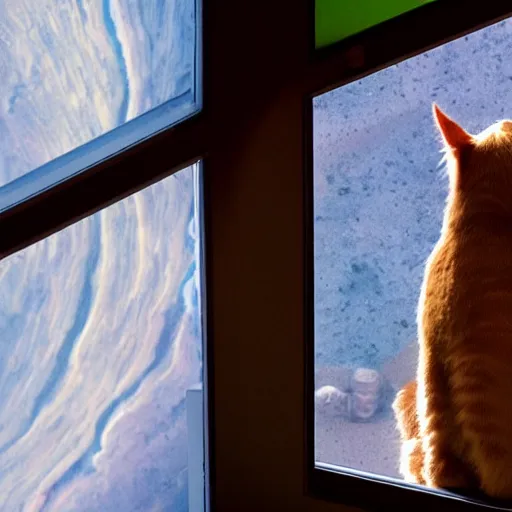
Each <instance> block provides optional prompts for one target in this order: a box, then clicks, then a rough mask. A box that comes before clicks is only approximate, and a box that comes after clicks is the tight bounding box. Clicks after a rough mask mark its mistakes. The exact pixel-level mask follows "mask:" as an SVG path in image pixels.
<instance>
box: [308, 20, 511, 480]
mask: <svg viewBox="0 0 512 512" xmlns="http://www.w3.org/2000/svg"><path fill="white" fill-rule="evenodd" d="M510 48H512V21H511V20H507V21H505V22H502V23H499V24H495V25H493V26H491V27H488V28H486V29H484V30H481V31H479V32H476V33H473V34H471V35H470V36H467V37H464V38H461V39H458V40H456V41H454V42H451V43H449V44H446V45H444V46H441V47H439V48H437V49H435V50H432V51H430V52H427V53H424V54H422V55H419V56H417V57H415V58H412V59H409V60H406V61H404V62H402V63H400V64H398V65H396V66H392V67H389V68H387V69H385V70H383V71H381V72H378V73H375V74H373V75H370V76H368V77H367V78H365V79H363V80H360V81H357V82H354V83H351V84H349V85H346V86H345V87H341V88H339V89H336V90H334V91H331V92H329V93H326V94H323V95H321V96H318V97H317V98H315V99H314V244H315V246H314V265H315V267H314V279H315V288H314V294H315V310H314V315H315V317H314V319H315V352H316V360H315V363H316V367H315V371H316V383H315V387H316V391H317V392H318V395H317V406H318V409H317V415H316V432H315V439H316V446H315V449H316V460H317V462H322V463H331V464H334V465H338V466H344V467H348V468H354V469H357V470H363V471H368V472H372V473H376V474H380V475H386V476H390V477H400V475H399V473H398V457H399V448H400V446H399V439H398V432H397V430H396V427H395V420H394V417H393V412H392V410H391V402H392V400H393V399H394V396H395V394H396V392H397V390H398V389H400V388H401V387H402V386H403V385H404V384H405V383H406V382H408V381H409V380H413V379H414V378H415V372H416V364H417V343H416V309H417V304H418V299H419V293H420V286H421V282H422V279H423V273H424V268H425V262H426V259H427V257H428V256H429V254H430V252H431V251H432V249H433V246H434V244H435V243H436V242H437V240H438V238H439V235H440V230H441V222H442V217H443V212H444V207H445V204H446V198H447V193H448V183H447V179H446V173H445V171H444V164H443V163H442V162H441V159H442V157H443V154H442V153H441V148H442V144H441V140H440V136H439V134H438V132H437V130H436V127H435V124H434V120H433V117H432V102H437V103H438V104H439V106H440V107H441V108H443V109H444V110H445V111H446V112H447V114H448V115H450V116H453V117H454V118H455V119H456V120H457V121H458V122H460V123H461V124H462V126H464V127H465V128H466V129H467V130H469V131H470V132H472V133H478V132H480V131H481V130H483V129H485V128H486V127H488V126H489V125H491V124H493V123H494V122H495V121H496V120H498V119H503V118H510V117H511V116H512V110H511V109H510V105H512V87H511V83H512V62H511V61H510V59H508V58H507V56H508V55H509V54H510ZM482 62H485V63H486V66H485V69H483V68H482ZM374 372H376V373H374ZM376 377H378V379H382V381H381V384H379V381H378V380H374V379H375V378H376ZM324 386H332V387H334V388H336V389H337V390H338V391H336V390H333V389H330V388H327V389H326V388H324V389H321V388H322V387H324ZM358 389H359V390H360V392H359V395H360V396H356V395H357V394H358V391H357V390H358ZM379 390H380V391H379ZM329 396H330V397H331V398H333V400H332V401H331V402H330V403H326V402H327V399H328V397H329ZM349 400H351V402H350V403H351V404H352V405H351V407H350V408H349V411H347V407H346V404H347V403H348V402H349ZM377 406H378V409H376V410H374V407H377Z"/></svg>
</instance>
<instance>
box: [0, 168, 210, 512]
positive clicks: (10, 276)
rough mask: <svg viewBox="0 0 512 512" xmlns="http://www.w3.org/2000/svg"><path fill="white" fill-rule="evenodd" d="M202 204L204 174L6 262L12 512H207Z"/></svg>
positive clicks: (1, 375) (4, 430)
mask: <svg viewBox="0 0 512 512" xmlns="http://www.w3.org/2000/svg"><path fill="white" fill-rule="evenodd" d="M201 208H202V206H201V204H200V196H199V171H198V165H194V166H192V167H190V168H188V169H186V170H184V171H182V172H180V173H178V174H175V175H173V176H171V177H169V178H167V179H166V180H164V181H161V182H159V183H157V184H155V185H153V186H151V187H149V188H147V189H145V190H143V191H141V192H138V193H137V194H135V195H133V196H131V197H129V198H126V199H125V200H123V201H121V202H119V203H117V204H114V205H112V206H110V207H108V208H106V209H105V210H103V211H101V212H100V213H97V214H95V215H93V216H91V217H89V218H87V219H85V220H83V221H80V222H78V223H77V224H75V225H73V226H70V227H68V228H66V229H65V230H63V231H61V232H59V233H57V234H55V235H53V236H51V237H49V238H47V239H45V240H43V241H41V242H38V243H37V244H35V245H33V246H31V247H28V248H27V249H25V250H23V251H21V252H18V253H16V254H14V255H13V256H11V257H9V258H7V259H5V260H3V261H2V262H1V264H0V293H1V297H2V301H1V308H2V309H1V313H0V334H1V335H0V338H1V339H2V348H1V357H0V389H1V390H2V393H1V394H0V401H1V407H0V415H1V418H0V425H1V429H0V472H1V473H2V479H1V481H0V495H1V496H2V510H45V511H66V512H68V511H84V512H86V511H87V512H88V511H92V510H98V511H99V510H101V511H106V512H108V511H116V512H117V511H123V512H124V511H127V512H128V511H135V510H138V511H140V510H144V511H164V510H165V511H167V510H172V511H173V512H174V511H187V510H190V511H191V512H200V511H201V512H202V511H203V510H204V496H203V495H204V492H203V491H204V480H203V461H204V457H203V419H202V416H203V414H202V392H201V388H202V375H203V363H202V353H203V351H202V341H201V340H202V331H201V287H202V285H203V283H202V282H200V275H201V273H200V257H201V255H200V245H201V240H200V239H201V238H202V233H201V226H200V213H201ZM189 494H190V495H191V496H192V497H193V499H192V500H190V503H191V506H190V507H189V506H188V504H189Z"/></svg>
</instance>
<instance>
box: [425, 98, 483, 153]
mask: <svg viewBox="0 0 512 512" xmlns="http://www.w3.org/2000/svg"><path fill="white" fill-rule="evenodd" d="M432 110H433V112H434V119H435V121H436V124H437V127H438V128H439V131H440V132H441V135H442V137H443V141H444V143H445V145H446V146H447V148H449V149H451V150H452V151H461V150H462V149H464V148H465V147H468V146H471V144H472V143H473V137H472V136H471V135H470V134H469V133H467V132H466V131H465V130H464V128H462V127H461V126H459V125H458V124H457V123H456V122H455V121H454V120H453V119H451V118H449V117H448V116H447V115H446V114H445V113H444V112H443V111H442V110H441V109H440V108H439V107H438V106H437V105H436V104H435V103H434V104H433V105H432Z"/></svg>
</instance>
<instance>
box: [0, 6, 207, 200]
mask: <svg viewBox="0 0 512 512" xmlns="http://www.w3.org/2000/svg"><path fill="white" fill-rule="evenodd" d="M199 8H200V4H199V3H198V1H197V2H196V1H195V0H191V1H186V2H180V1H178V0H170V1H167V2H160V1H158V2H138V1H133V0H129V1H124V0H122V1H119V2H117V1H110V0H105V1H100V0H95V1H92V2H83V1H77V2H64V3H62V2H51V1H45V2H33V1H25V2H21V3H20V2H14V3H12V2H9V3H7V4H6V5H5V6H3V7H1V8H0V12H1V14H2V15H1V16H0V19H1V21H0V37H1V40H2V43H3V44H2V61H1V62H0V67H1V68H2V70H3V71H4V72H3V73H2V84H1V85H0V95H1V98H2V107H1V110H2V114H1V116H2V123H1V131H0V133H1V134H2V135H1V141H0V149H1V152H0V187H1V188H0V209H5V208H7V207H9V206H11V205H13V204H15V203H17V202H19V201H22V200H24V199H26V198H27V197H29V196H31V195H33V194H35V193H37V192H40V191H42V190H44V189H46V188H48V187H50V186H52V185H55V184H56V183H58V182H60V181H62V180H64V179H66V178H69V177H70V176H72V175H73V174H75V173H77V172H79V171H82V170H83V169H85V168H86V167H89V166H91V165H93V164H95V163H97V162H98V161H101V160H103V159H105V158H108V157H110V156H111V155H112V154H114V153H116V152H118V151H119V150H121V149H123V148H126V147H127V146H129V145H131V144H134V143H137V142H139V141H141V140H143V139H145V138H146V137H148V136H149V135H152V134H154V133H155V132H158V131H160V130H162V129H163V128H166V127H168V126H169V125H172V124H174V123H176V122H178V121H180V120H182V119H184V118H186V117H188V116H190V115H191V114H193V113H194V112H196V111H197V110H198V109H199V108H200V106H201V95H200V93H201V89H200V86H201V83H200V80H199V78H200V76H199V73H198V71H197V69H198V54H199V49H200V47H199V44H198V37H199V34H198V29H199V27H200V21H199V20H200V11H199ZM116 128H118V129H117V130H115V129H116ZM113 130H115V131H113Z"/></svg>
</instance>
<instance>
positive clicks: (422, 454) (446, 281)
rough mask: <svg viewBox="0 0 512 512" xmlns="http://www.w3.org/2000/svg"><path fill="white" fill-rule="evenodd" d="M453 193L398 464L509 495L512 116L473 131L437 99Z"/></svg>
mask: <svg viewBox="0 0 512 512" xmlns="http://www.w3.org/2000/svg"><path fill="white" fill-rule="evenodd" d="M434 118H435V120H436V124H437V126H438V128H439V131H440V132H441V135H442V138H443V141H444V145H445V148H446V152H447V160H448V174H449V178H450V180H449V181H450V194H449V199H448V204H447V207H446V211H445V215H444V221H443V227H442V230H441V236H440V239H439V241H438V243H437V245H436V247H435V248H434V250H433V252H432V254H431V255H430V257H429V259H428V261H427V265H426V270H425V277H424V281H423V286H422V289H421V294H420V301H419V308H418V339H419V348H420V353H419V364H418V373H417V384H416V382H410V383H409V384H407V385H406V386H405V387H404V388H403V389H402V390H401V391H400V392H399V393H398V395H397V397H396V399H395V402H394V403H393V408H394V411H395V415H396V418H397V423H398V428H399V431H400V434H401V437H402V453H401V463H400V471H401V472H402V474H403V475H404V478H405V479H406V480H408V481H412V482H417V483H424V484H426V485H428V486H431V487H439V488H458V489H481V490H482V491H484V492H485V493H487V494H488V495H490V496H493V497H497V498H506V499H510V498H512V121H502V122H499V123H496V124H494V125H493V126H491V127H490V128H488V129H487V130H485V131H484V132H482V133H481V134H479V135H477V136H472V135H470V134H468V133H466V131H464V130H463V129H462V128H461V127H460V126H459V125H458V124H457V123H455V122H454V121H453V120H452V119H450V118H449V117H448V116H446V114H444V113H443V112H442V111H441V110H440V109H439V108H438V107H437V106H436V105H434Z"/></svg>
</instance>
